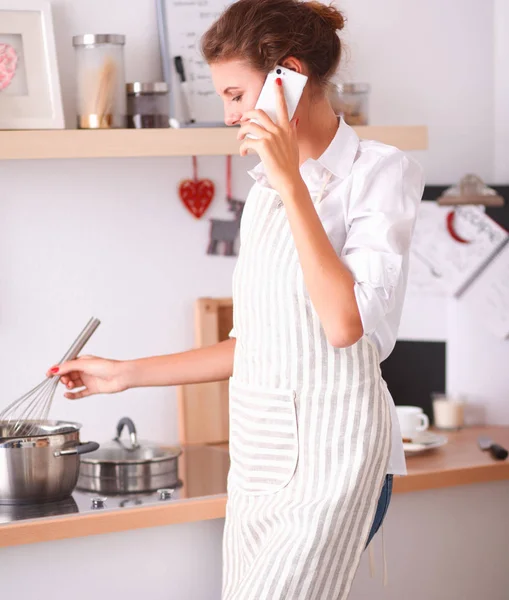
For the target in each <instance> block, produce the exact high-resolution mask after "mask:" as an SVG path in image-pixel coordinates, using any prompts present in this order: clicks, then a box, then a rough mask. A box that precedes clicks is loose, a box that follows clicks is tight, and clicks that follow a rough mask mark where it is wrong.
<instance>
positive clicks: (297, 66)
mask: <svg viewBox="0 0 509 600" xmlns="http://www.w3.org/2000/svg"><path fill="white" fill-rule="evenodd" d="M281 66H282V67H285V69H290V71H296V72H297V73H302V74H303V75H307V73H306V71H305V68H304V65H303V63H302V62H301V61H300V60H299V59H298V58H295V57H293V56H289V57H288V58H285V59H284V60H283V62H282V63H281Z"/></svg>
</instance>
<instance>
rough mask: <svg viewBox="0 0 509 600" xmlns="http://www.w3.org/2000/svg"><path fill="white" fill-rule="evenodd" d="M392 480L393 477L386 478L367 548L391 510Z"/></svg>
mask: <svg viewBox="0 0 509 600" xmlns="http://www.w3.org/2000/svg"><path fill="white" fill-rule="evenodd" d="M392 479H393V476H392V475H386V476H385V483H384V486H383V488H382V493H381V494H380V498H379V499H378V506H377V508H376V513H375V518H374V520H373V525H372V526H371V531H370V532H369V537H368V541H367V543H366V546H369V542H371V540H372V539H373V537H374V536H375V533H376V532H377V531H378V530H379V529H380V526H381V525H382V522H383V520H384V518H385V515H386V514H387V509H388V508H389V502H390V501H391V496H392Z"/></svg>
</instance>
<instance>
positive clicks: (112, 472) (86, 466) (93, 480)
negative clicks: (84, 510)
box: [77, 417, 182, 494]
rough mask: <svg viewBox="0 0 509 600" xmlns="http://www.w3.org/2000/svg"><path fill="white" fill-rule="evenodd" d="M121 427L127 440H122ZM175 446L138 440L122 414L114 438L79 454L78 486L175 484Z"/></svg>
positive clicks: (134, 489)
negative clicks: (165, 446)
mask: <svg viewBox="0 0 509 600" xmlns="http://www.w3.org/2000/svg"><path fill="white" fill-rule="evenodd" d="M124 427H127V429H128V431H129V437H130V440H129V442H124V441H122V440H121V439H120V438H121V435H122V431H123V429H124ZM181 454H182V450H181V449H180V448H178V447H169V448H163V447H161V446H158V445H156V444H151V443H150V442H140V441H138V437H137V433H136V427H135V425H134V423H133V421H132V420H131V419H129V418H128V417H125V418H123V419H121V420H120V421H119V422H118V425H117V435H116V437H115V438H114V439H113V442H109V443H107V444H101V449H100V450H98V451H96V452H93V453H92V454H90V455H89V456H87V457H82V458H81V467H80V476H79V479H78V485H77V487H78V488H79V489H82V490H87V491H92V492H99V493H101V494H130V493H140V492H153V491H155V490H158V489H161V488H171V487H176V486H177V485H178V483H179V481H178V457H179V456H180V455H181Z"/></svg>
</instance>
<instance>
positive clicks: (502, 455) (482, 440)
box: [477, 435, 508, 460]
mask: <svg viewBox="0 0 509 600" xmlns="http://www.w3.org/2000/svg"><path fill="white" fill-rule="evenodd" d="M477 441H478V443H479V447H480V448H481V450H488V451H489V452H490V454H491V456H493V458H494V459H496V460H505V459H506V458H507V455H508V452H507V450H506V449H505V448H504V447H503V446H501V445H500V444H496V443H495V442H494V441H493V440H492V439H490V438H489V437H487V436H484V435H480V436H479V438H478V440H477Z"/></svg>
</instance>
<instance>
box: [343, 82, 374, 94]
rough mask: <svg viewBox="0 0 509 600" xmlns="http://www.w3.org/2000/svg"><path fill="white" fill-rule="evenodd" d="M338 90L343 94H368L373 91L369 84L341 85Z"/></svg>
mask: <svg viewBox="0 0 509 600" xmlns="http://www.w3.org/2000/svg"><path fill="white" fill-rule="evenodd" d="M338 89H339V91H340V92H341V93H343V94H367V93H368V92H369V90H370V89H371V86H370V85H369V83H353V82H348V83H339V84H338Z"/></svg>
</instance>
